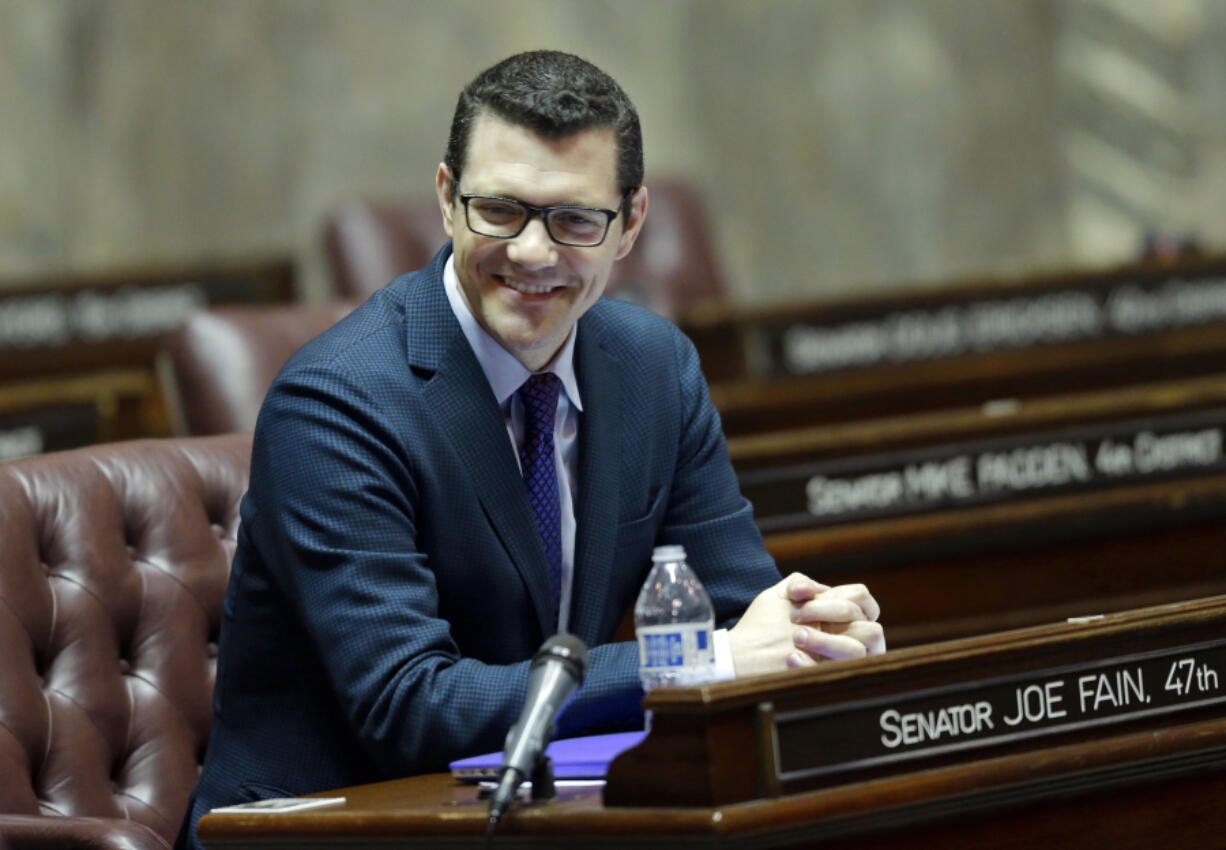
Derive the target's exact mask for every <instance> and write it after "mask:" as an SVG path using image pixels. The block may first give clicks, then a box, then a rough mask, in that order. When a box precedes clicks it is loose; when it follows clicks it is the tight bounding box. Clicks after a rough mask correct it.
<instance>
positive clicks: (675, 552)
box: [651, 545, 685, 564]
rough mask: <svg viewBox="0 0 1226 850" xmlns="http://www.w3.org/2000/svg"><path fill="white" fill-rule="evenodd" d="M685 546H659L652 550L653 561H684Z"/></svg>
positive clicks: (656, 562) (657, 562)
mask: <svg viewBox="0 0 1226 850" xmlns="http://www.w3.org/2000/svg"><path fill="white" fill-rule="evenodd" d="M684 560H685V547H684V546H676V545H673V546H657V547H656V548H655V549H653V550H651V561H652V563H655V564H659V563H661V562H665V563H667V562H668V561H684Z"/></svg>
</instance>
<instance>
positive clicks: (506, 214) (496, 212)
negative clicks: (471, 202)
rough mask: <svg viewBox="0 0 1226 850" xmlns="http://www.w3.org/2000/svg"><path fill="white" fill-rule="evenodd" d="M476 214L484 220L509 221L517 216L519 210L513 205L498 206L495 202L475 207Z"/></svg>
mask: <svg viewBox="0 0 1226 850" xmlns="http://www.w3.org/2000/svg"><path fill="white" fill-rule="evenodd" d="M477 212H479V213H480V214H481V215H482V216H484V217H485V218H490V219H509V218H514V217H516V216H518V215H519V214H520V209H519V207H517V206H515V205H514V204H500V203H498V202H497V201H492V202H488V201H487V202H485V203H482V204H480V205H478V206H477Z"/></svg>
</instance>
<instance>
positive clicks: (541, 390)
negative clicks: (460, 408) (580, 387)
mask: <svg viewBox="0 0 1226 850" xmlns="http://www.w3.org/2000/svg"><path fill="white" fill-rule="evenodd" d="M561 387H562V382H561V381H559V380H558V376H557V375H554V374H553V373H552V372H545V373H544V374H540V375H533V376H532V377H530V378H528V380H526V381H524V383H523V386H521V387H520V388H519V390H518V393H519V398H520V401H522V402H523V405H524V441H523V444H522V445H520V447H519V464H520V468H521V469H522V470H523V475H524V484H525V485H527V487H528V501H530V502H531V503H532V510H533V511H534V512H535V513H536V527H537V530H538V531H540V533H541V542H542V543H544V544H545V560H546V561H547V562H548V563H549V583H550V593H551V597H552V600H553V612H554V618H553V619H554V623H555V624H556V623H557V621H558V616H557V615H558V605H559V600H560V599H561V596H562V521H561V514H562V511H561V508H560V506H559V501H558V473H557V467H556V466H555V464H554V459H553V423H554V419H555V418H556V416H557V410H558V390H559V389H561Z"/></svg>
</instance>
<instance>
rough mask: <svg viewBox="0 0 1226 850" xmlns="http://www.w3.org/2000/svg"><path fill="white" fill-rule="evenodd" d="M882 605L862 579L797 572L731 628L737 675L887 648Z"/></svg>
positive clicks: (770, 590) (758, 600)
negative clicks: (837, 581) (828, 580)
mask: <svg viewBox="0 0 1226 850" xmlns="http://www.w3.org/2000/svg"><path fill="white" fill-rule="evenodd" d="M880 615H881V608H880V607H879V606H878V605H877V600H875V599H873V596H872V594H871V593H869V592H868V588H866V587H865V586H864V585H862V584H844V585H838V586H836V587H830V586H828V585H824V584H822V583H821V582H817V581H814V580H813V579H811V578H809V577H808V576H806V575H803V574H801V573H792V574H791V575H790V576H788V577H787V578H785V579H783V580H782V581H780V582H779V583H778V584H776V585H774V586H773V587H769V588H767V589H766V590H764V591H762V592H761V593H759V594H758V596H757V598H755V599H754V601H753V602H751V603H750V605H749V607H748V608H746V609H745V614H744V616H742V617H741V619H740V621H739V622H738V623H737V624H736V625H735V626H733V627H732V628H731V629H729V631H728V644H729V647H730V648H731V650H732V663H733V666H734V667H735V668H736V674H737V677H738V678H740V677H744V676H753V675H757V674H760V673H773V672H777V671H779V670H786V669H788V668H791V667H806V666H810V665H813V664H816V663H818V661H819V660H821V659H841V658H860V657H863V656H865V655H879V654H881V653H883V652H885V633H884V631H883V630H882V628H881V624H880V623H878V622H877V618H878V617H879V616H880Z"/></svg>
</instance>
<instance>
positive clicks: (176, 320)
mask: <svg viewBox="0 0 1226 850" xmlns="http://www.w3.org/2000/svg"><path fill="white" fill-rule="evenodd" d="M293 297H294V272H293V265H292V263H291V262H290V261H289V260H273V261H268V262H264V263H253V264H250V265H247V266H239V265H235V266H227V267H224V268H214V269H210V268H198V269H192V268H187V269H181V270H173V271H149V272H138V273H133V274H132V275H121V276H112V275H107V276H99V277H97V278H84V277H82V278H75V279H72V280H68V281H60V282H50V283H48V284H47V285H45V286H39V287H26V288H22V289H20V290H13V289H8V290H6V289H0V355H3V357H2V362H3V368H0V373H2V374H5V375H32V374H40V373H44V372H46V371H54V370H57V369H60V368H62V367H63V366H65V365H67V366H76V367H80V366H84V367H88V368H97V367H100V366H110V365H116V364H117V363H119V362H125V363H128V362H132V361H133V357H132V356H131V351H132V350H133V346H134V345H135V346H137V347H138V348H140V349H141V354H140V357H139V358H137V359H144V358H146V357H147V356H150V355H151V354H152V352H153V351H154V350H155V348H156V344H157V342H158V340H159V339H160V338H161V336H162V335H164V334H165V333H167V332H169V331H172V330H174V329H175V328H177V327H178V326H179V325H180V324H181V323H182V321H183V319H184V318H185V317H186V316H187V315H188V314H189V313H191V312H193V311H195V310H199V309H201V308H204V307H208V306H212V305H219V304H250V303H268V302H286V301H289V300H291V299H292V298H293ZM120 352H122V354H121V353H120ZM16 354H21V355H22V356H21V357H16V356H14V355H16Z"/></svg>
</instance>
